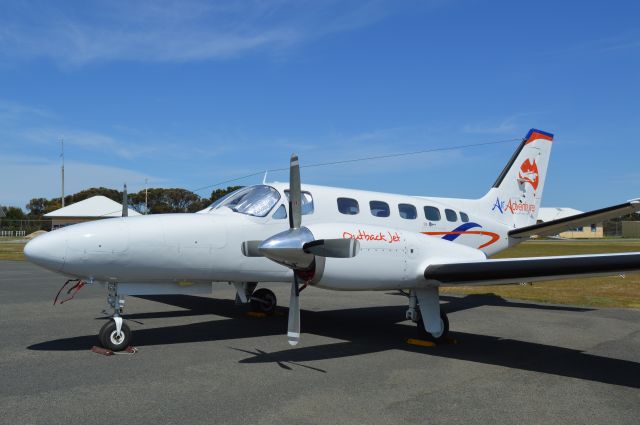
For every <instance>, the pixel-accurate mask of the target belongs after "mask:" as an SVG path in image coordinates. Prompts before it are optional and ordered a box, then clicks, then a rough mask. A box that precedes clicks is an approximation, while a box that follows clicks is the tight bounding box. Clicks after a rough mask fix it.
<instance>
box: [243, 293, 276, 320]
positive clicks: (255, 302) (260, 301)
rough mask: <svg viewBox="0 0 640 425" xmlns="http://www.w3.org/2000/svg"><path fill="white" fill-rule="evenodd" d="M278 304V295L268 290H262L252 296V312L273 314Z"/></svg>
mask: <svg viewBox="0 0 640 425" xmlns="http://www.w3.org/2000/svg"><path fill="white" fill-rule="evenodd" d="M277 303H278V299H277V298H276V294H274V293H273V291H271V290H269V289H267V288H260V289H258V290H257V291H255V292H254V293H253V294H252V295H251V303H250V304H251V311H257V312H259V313H265V314H273V313H275V311H276V305H277Z"/></svg>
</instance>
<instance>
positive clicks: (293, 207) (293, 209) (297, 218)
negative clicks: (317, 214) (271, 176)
mask: <svg viewBox="0 0 640 425" xmlns="http://www.w3.org/2000/svg"><path fill="white" fill-rule="evenodd" d="M301 190H302V189H301V188H300V162H299V161H298V155H296V154H295V153H294V154H293V155H291V165H290V168H289V227H291V228H292V229H299V228H300V225H301V223H302V194H301Z"/></svg>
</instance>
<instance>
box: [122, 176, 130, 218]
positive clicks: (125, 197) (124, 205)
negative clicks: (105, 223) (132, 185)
mask: <svg viewBox="0 0 640 425" xmlns="http://www.w3.org/2000/svg"><path fill="white" fill-rule="evenodd" d="M122 216H123V217H128V216H129V196H128V195H127V184H126V183H125V184H124V190H123V191H122Z"/></svg>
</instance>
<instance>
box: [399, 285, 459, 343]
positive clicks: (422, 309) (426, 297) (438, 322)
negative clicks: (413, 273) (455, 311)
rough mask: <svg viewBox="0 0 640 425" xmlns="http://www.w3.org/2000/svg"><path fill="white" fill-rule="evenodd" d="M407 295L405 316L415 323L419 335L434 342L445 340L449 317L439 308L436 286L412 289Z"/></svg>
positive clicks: (447, 333)
mask: <svg viewBox="0 0 640 425" xmlns="http://www.w3.org/2000/svg"><path fill="white" fill-rule="evenodd" d="M408 297H409V308H408V309H407V313H406V317H407V319H409V320H412V321H413V322H415V323H416V324H417V327H418V332H419V333H420V334H421V336H422V337H425V338H427V339H430V340H432V341H435V342H442V341H446V340H447V339H448V336H449V318H448V317H447V313H445V312H444V311H442V310H441V309H440V297H439V291H438V288H437V287H428V288H420V289H412V290H411V291H410V292H409V296H408Z"/></svg>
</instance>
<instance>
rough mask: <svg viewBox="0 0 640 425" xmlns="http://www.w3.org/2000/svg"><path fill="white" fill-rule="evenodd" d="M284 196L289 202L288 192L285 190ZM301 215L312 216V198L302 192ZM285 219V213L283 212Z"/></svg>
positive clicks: (307, 193)
mask: <svg viewBox="0 0 640 425" xmlns="http://www.w3.org/2000/svg"><path fill="white" fill-rule="evenodd" d="M284 194H285V195H286V196H287V202H288V201H289V191H288V190H285V191H284ZM301 195H302V199H301V200H302V215H308V214H313V211H314V207H313V196H311V194H310V193H309V192H302V194H301ZM285 217H286V212H285Z"/></svg>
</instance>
